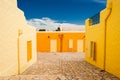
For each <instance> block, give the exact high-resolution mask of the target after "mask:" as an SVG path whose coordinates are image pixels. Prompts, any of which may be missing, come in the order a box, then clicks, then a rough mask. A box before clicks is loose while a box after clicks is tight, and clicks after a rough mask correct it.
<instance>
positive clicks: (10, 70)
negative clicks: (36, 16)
mask: <svg viewBox="0 0 120 80" xmlns="http://www.w3.org/2000/svg"><path fill="white" fill-rule="evenodd" d="M19 30H21V31H22V35H21V36H20V37H19V38H20V40H19V41H20V51H19V52H20V67H21V69H20V72H22V71H24V70H25V69H26V68H27V66H29V65H30V64H32V63H33V62H34V61H35V60H36V57H35V56H36V55H35V53H36V51H35V48H36V46H35V41H36V40H35V39H36V34H35V28H33V27H29V26H28V25H27V23H26V20H25V17H24V13H23V12H22V11H21V10H20V9H18V8H17V1H16V0H0V76H7V75H15V74H18V33H19ZM28 36H29V37H28ZM27 40H32V42H33V48H34V49H33V55H34V57H33V59H32V60H31V61H30V62H29V63H28V62H26V59H27V57H26V52H27V49H26V44H27V42H26V41H27ZM23 67H24V68H23Z"/></svg>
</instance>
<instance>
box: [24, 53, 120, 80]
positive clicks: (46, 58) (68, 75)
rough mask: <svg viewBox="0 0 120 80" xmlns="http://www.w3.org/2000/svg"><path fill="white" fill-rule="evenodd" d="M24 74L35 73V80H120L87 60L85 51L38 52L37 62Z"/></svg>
mask: <svg viewBox="0 0 120 80" xmlns="http://www.w3.org/2000/svg"><path fill="white" fill-rule="evenodd" d="M22 75H34V76H32V77H33V80H119V79H118V78H116V77H114V76H113V75H111V74H109V73H107V72H104V71H102V70H100V69H98V68H96V67H94V66H92V65H90V64H88V63H87V62H85V61H84V53H38V60H37V62H36V63H35V64H33V65H32V66H31V67H30V68H28V69H27V70H26V71H25V72H24V73H23V74H22ZM29 78H30V77H29Z"/></svg>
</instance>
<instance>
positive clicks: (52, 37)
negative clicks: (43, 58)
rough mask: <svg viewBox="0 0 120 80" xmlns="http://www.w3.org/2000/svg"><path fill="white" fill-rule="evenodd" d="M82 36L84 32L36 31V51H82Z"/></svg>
mask: <svg viewBox="0 0 120 80" xmlns="http://www.w3.org/2000/svg"><path fill="white" fill-rule="evenodd" d="M84 37H85V33H84V32H37V52H84ZM78 44H79V45H78ZM81 46H82V47H81ZM78 47H79V48H78Z"/></svg>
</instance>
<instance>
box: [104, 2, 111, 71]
mask: <svg viewBox="0 0 120 80" xmlns="http://www.w3.org/2000/svg"><path fill="white" fill-rule="evenodd" d="M107 10H108V11H109V12H108V14H107V16H106V18H105V23H104V24H105V29H104V30H105V31H104V42H105V43H104V70H105V66H106V56H107V55H106V30H107V21H108V19H109V17H110V15H111V12H112V2H109V3H108V5H107Z"/></svg>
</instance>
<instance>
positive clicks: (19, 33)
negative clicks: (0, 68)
mask: <svg viewBox="0 0 120 80" xmlns="http://www.w3.org/2000/svg"><path fill="white" fill-rule="evenodd" d="M21 35H22V31H21V30H18V39H17V41H18V75H19V74H20V36H21Z"/></svg>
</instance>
